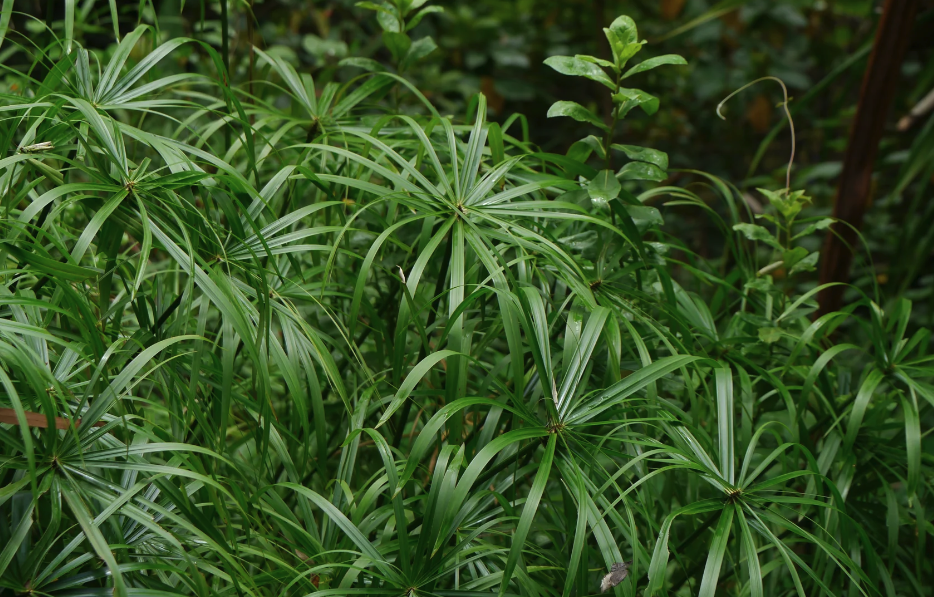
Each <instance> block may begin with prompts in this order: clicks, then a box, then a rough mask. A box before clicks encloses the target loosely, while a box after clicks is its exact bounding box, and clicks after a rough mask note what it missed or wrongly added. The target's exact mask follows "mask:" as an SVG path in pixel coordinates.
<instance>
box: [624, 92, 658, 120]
mask: <svg viewBox="0 0 934 597" xmlns="http://www.w3.org/2000/svg"><path fill="white" fill-rule="evenodd" d="M613 102H614V103H616V106H617V107H616V111H617V114H618V115H619V118H625V117H626V114H629V112H630V110H632V109H633V108H635V107H636V106H639V107H641V108H642V111H643V112H645V113H646V114H648V115H649V116H651V115H652V114H655V113H656V112H658V106H659V101H658V98H657V97H655V96H654V95H651V94H649V93H646V92H644V91H642V90H641V89H620V90H619V93H614V94H613Z"/></svg>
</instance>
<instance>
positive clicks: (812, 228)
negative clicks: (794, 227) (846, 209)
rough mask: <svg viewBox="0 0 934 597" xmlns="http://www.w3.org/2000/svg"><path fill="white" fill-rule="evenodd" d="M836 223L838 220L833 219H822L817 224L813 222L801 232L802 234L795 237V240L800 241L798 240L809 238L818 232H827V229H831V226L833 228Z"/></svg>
mask: <svg viewBox="0 0 934 597" xmlns="http://www.w3.org/2000/svg"><path fill="white" fill-rule="evenodd" d="M835 221H836V220H834V219H833V218H821V219H819V220H817V221H816V222H813V223H811V224H808V225H807V226H805V227H804V228H803V229H802V230H801V232H799V233H798V234H796V235H794V237H793V238H794V239H798V238H801V237H802V236H808V235H809V234H814V233H815V232H817V231H818V230H826V229H827V228H830V226H831V225H832V224H833V223H834V222H835Z"/></svg>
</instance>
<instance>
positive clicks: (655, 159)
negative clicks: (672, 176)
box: [610, 143, 668, 170]
mask: <svg viewBox="0 0 934 597" xmlns="http://www.w3.org/2000/svg"><path fill="white" fill-rule="evenodd" d="M610 147H612V148H613V149H618V150H619V151H622V152H623V153H624V154H626V157H627V158H629V159H630V160H635V161H637V162H647V163H649V164H655V165H656V166H658V167H659V168H661V169H662V170H668V154H667V153H665V152H664V151H659V150H657V149H651V148H649V147H638V146H636V145H620V144H619V143H614V144H613V145H611V146H610Z"/></svg>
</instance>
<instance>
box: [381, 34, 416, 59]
mask: <svg viewBox="0 0 934 597" xmlns="http://www.w3.org/2000/svg"><path fill="white" fill-rule="evenodd" d="M383 43H385V44H386V47H387V48H389V51H390V52H392V57H393V59H394V60H395V61H396V62H397V63H399V62H402V59H403V58H405V56H406V54H408V52H409V48H411V47H412V39H411V38H410V37H409V36H408V35H406V34H405V33H398V32H395V31H384V32H383Z"/></svg>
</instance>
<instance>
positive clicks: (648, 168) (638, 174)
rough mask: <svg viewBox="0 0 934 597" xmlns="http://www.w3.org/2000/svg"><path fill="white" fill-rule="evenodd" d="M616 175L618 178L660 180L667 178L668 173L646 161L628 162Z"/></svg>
mask: <svg viewBox="0 0 934 597" xmlns="http://www.w3.org/2000/svg"><path fill="white" fill-rule="evenodd" d="M616 176H617V177H619V179H620V180H653V181H655V182H661V181H663V180H665V179H666V178H668V173H667V172H665V171H664V170H662V169H661V168H659V167H658V166H656V165H655V164H649V163H647V162H629V163H628V164H626V165H625V166H623V167H622V168H620V169H619V172H617V173H616Z"/></svg>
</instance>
